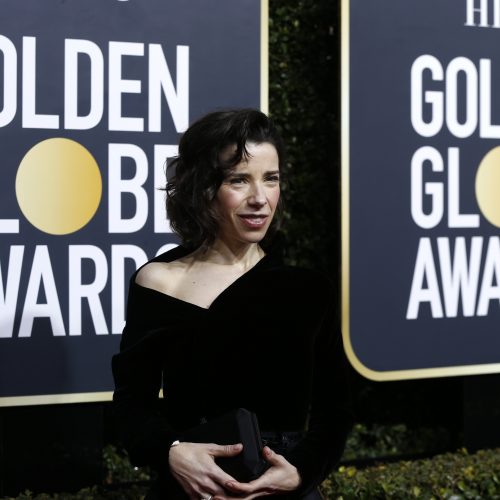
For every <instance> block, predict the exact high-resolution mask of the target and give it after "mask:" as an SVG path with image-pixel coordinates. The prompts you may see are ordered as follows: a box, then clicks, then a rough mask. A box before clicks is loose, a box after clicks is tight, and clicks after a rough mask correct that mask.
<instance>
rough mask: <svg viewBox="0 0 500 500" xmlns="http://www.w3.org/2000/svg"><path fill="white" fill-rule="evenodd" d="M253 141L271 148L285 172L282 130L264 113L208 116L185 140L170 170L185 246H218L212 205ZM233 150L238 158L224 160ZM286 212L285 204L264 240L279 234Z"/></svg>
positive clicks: (176, 226) (172, 201)
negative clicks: (228, 151) (276, 232)
mask: <svg viewBox="0 0 500 500" xmlns="http://www.w3.org/2000/svg"><path fill="white" fill-rule="evenodd" d="M249 142H253V143H257V144H262V143H265V142H267V143H270V144H272V145H273V146H274V147H275V148H276V151H277V153H278V159H279V167H280V170H281V171H282V170H283V168H282V167H283V165H284V149H283V143H282V140H281V137H280V135H279V133H278V130H277V129H276V127H275V126H274V125H273V123H272V121H271V120H270V119H269V118H268V117H267V116H266V115H265V114H264V113H262V112H260V111H257V110H255V109H232V110H226V111H216V112H214V113H209V114H208V115H205V116H204V117H202V118H200V119H199V120H198V121H196V122H194V123H193V124H192V125H191V126H190V127H189V128H188V129H187V130H186V132H185V133H184V135H183V136H182V138H181V141H180V143H179V155H178V156H177V157H176V158H175V159H174V160H173V161H172V162H171V163H170V165H169V166H168V173H167V185H166V192H167V201H166V205H167V213H168V217H169V219H170V225H171V227H172V229H173V230H174V231H175V233H177V234H178V235H179V236H180V237H181V239H182V243H183V245H184V246H186V247H188V248H197V247H199V246H201V245H206V246H208V245H210V244H211V243H213V242H214V240H215V238H216V236H217V231H218V227H219V223H218V218H217V213H216V211H215V209H214V206H213V200H214V198H215V196H216V194H217V191H218V189H219V187H220V185H221V184H222V181H223V180H224V178H225V177H226V176H227V175H228V173H229V172H230V171H231V170H232V169H233V168H234V167H235V166H236V165H237V164H238V163H240V162H241V161H242V160H243V159H246V158H248V157H249V153H248V151H247V149H246V145H247V143H249ZM231 145H234V146H236V150H235V153H234V154H233V155H232V156H231V157H230V158H228V159H226V158H225V159H224V161H223V160H222V159H221V153H222V152H223V151H224V150H225V149H226V148H227V147H228V146H231ZM171 171H173V175H171V174H170V172H171ZM281 212H282V207H281V199H280V202H279V204H278V207H277V210H276V215H275V217H274V219H273V222H272V224H271V226H270V228H269V230H268V234H266V238H265V240H268V239H269V238H270V237H271V236H272V234H273V233H274V232H275V231H276V229H277V227H278V225H279V222H280V214H281Z"/></svg>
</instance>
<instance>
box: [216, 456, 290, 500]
mask: <svg viewBox="0 0 500 500" xmlns="http://www.w3.org/2000/svg"><path fill="white" fill-rule="evenodd" d="M263 455H264V458H265V460H266V461H267V462H268V463H269V464H270V466H271V467H269V469H267V470H266V472H264V474H262V476H260V477H258V478H257V479H255V480H253V481H250V482H249V483H240V482H238V481H229V482H227V483H225V484H224V487H225V488H226V489H227V490H229V491H232V492H233V493H239V494H246V495H257V496H265V495H271V494H273V493H278V492H285V491H292V490H294V489H295V488H297V487H298V486H299V484H300V476H299V474H298V471H297V469H296V468H295V467H294V466H293V465H292V464H290V462H288V461H287V460H286V459H285V457H283V456H282V455H279V454H278V453H276V452H274V451H273V450H271V448H269V447H268V446H265V447H264V449H263Z"/></svg>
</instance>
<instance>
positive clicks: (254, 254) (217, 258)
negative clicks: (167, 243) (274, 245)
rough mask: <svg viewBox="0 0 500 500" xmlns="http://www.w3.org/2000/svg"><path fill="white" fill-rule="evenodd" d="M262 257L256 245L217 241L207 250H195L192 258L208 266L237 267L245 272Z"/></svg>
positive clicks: (262, 253) (263, 253)
mask: <svg viewBox="0 0 500 500" xmlns="http://www.w3.org/2000/svg"><path fill="white" fill-rule="evenodd" d="M264 255H265V252H264V250H262V248H260V246H259V244H258V243H241V244H239V243H236V244H231V245H229V244H227V243H226V242H224V241H222V240H220V239H217V240H215V241H214V243H213V244H212V245H210V246H209V247H208V248H205V249H202V248H200V249H198V250H196V251H195V252H194V253H193V254H192V257H193V258H194V259H196V260H198V261H203V262H207V263H210V264H218V265H229V266H239V267H241V268H242V269H243V270H246V269H250V268H251V267H253V266H254V265H255V264H256V263H257V262H258V261H259V260H260V259H262V257H264Z"/></svg>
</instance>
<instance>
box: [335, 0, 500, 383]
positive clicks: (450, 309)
mask: <svg viewBox="0 0 500 500" xmlns="http://www.w3.org/2000/svg"><path fill="white" fill-rule="evenodd" d="M342 7H343V13H342V16H343V17H342V22H343V26H342V28H343V35H342V36H343V41H342V78H343V92H342V100H343V104H342V105H343V108H342V111H343V115H342V119H343V130H342V133H343V140H342V155H343V159H342V162H343V167H342V175H343V179H342V183H343V200H342V205H343V213H342V218H343V330H344V331H343V333H344V340H345V344H346V348H347V351H348V355H349V358H350V359H351V362H352V363H353V364H354V366H355V367H356V368H357V369H358V370H359V371H360V372H361V373H362V374H364V375H366V376H367V377H370V378H373V379H377V380H388V379H398V378H418V377H434V376H447V375H460V374H475V373H493V372H500V326H499V325H500V51H499V50H498V47H499V44H500V1H499V0H441V1H439V2H436V1H435V0H377V1H371V2H366V1H363V0H349V1H348V0H345V1H344V2H343V5H342Z"/></svg>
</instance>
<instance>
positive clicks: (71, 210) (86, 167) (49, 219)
mask: <svg viewBox="0 0 500 500" xmlns="http://www.w3.org/2000/svg"><path fill="white" fill-rule="evenodd" d="M16 196H17V201H18V203H19V207H20V208H21V211H22V213H23V214H24V216H25V217H26V219H28V221H30V222H31V224H33V225H34V226H35V227H36V228H37V229H40V231H43V232H45V233H49V234H57V235H61V234H69V233H74V232H75V231H78V230H79V229H81V228H82V227H83V226H85V225H86V224H87V223H88V222H89V221H90V220H91V219H92V217H93V216H94V214H95V213H96V211H97V208H98V206H99V203H100V201H101V196H102V178H101V172H100V170H99V166H98V165H97V162H96V161H95V159H94V157H93V156H92V155H91V154H90V152H89V151H88V150H87V149H86V148H84V147H83V146H82V145H81V144H79V143H78V142H76V141H73V140H71V139H65V138H62V137H57V138H53V139H47V140H45V141H42V142H39V143H38V144H36V145H35V146H33V147H32V148H31V149H30V150H29V151H28V152H27V153H26V155H25V156H24V158H23V159H22V161H21V163H20V165H19V168H18V170H17V176H16Z"/></svg>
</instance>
